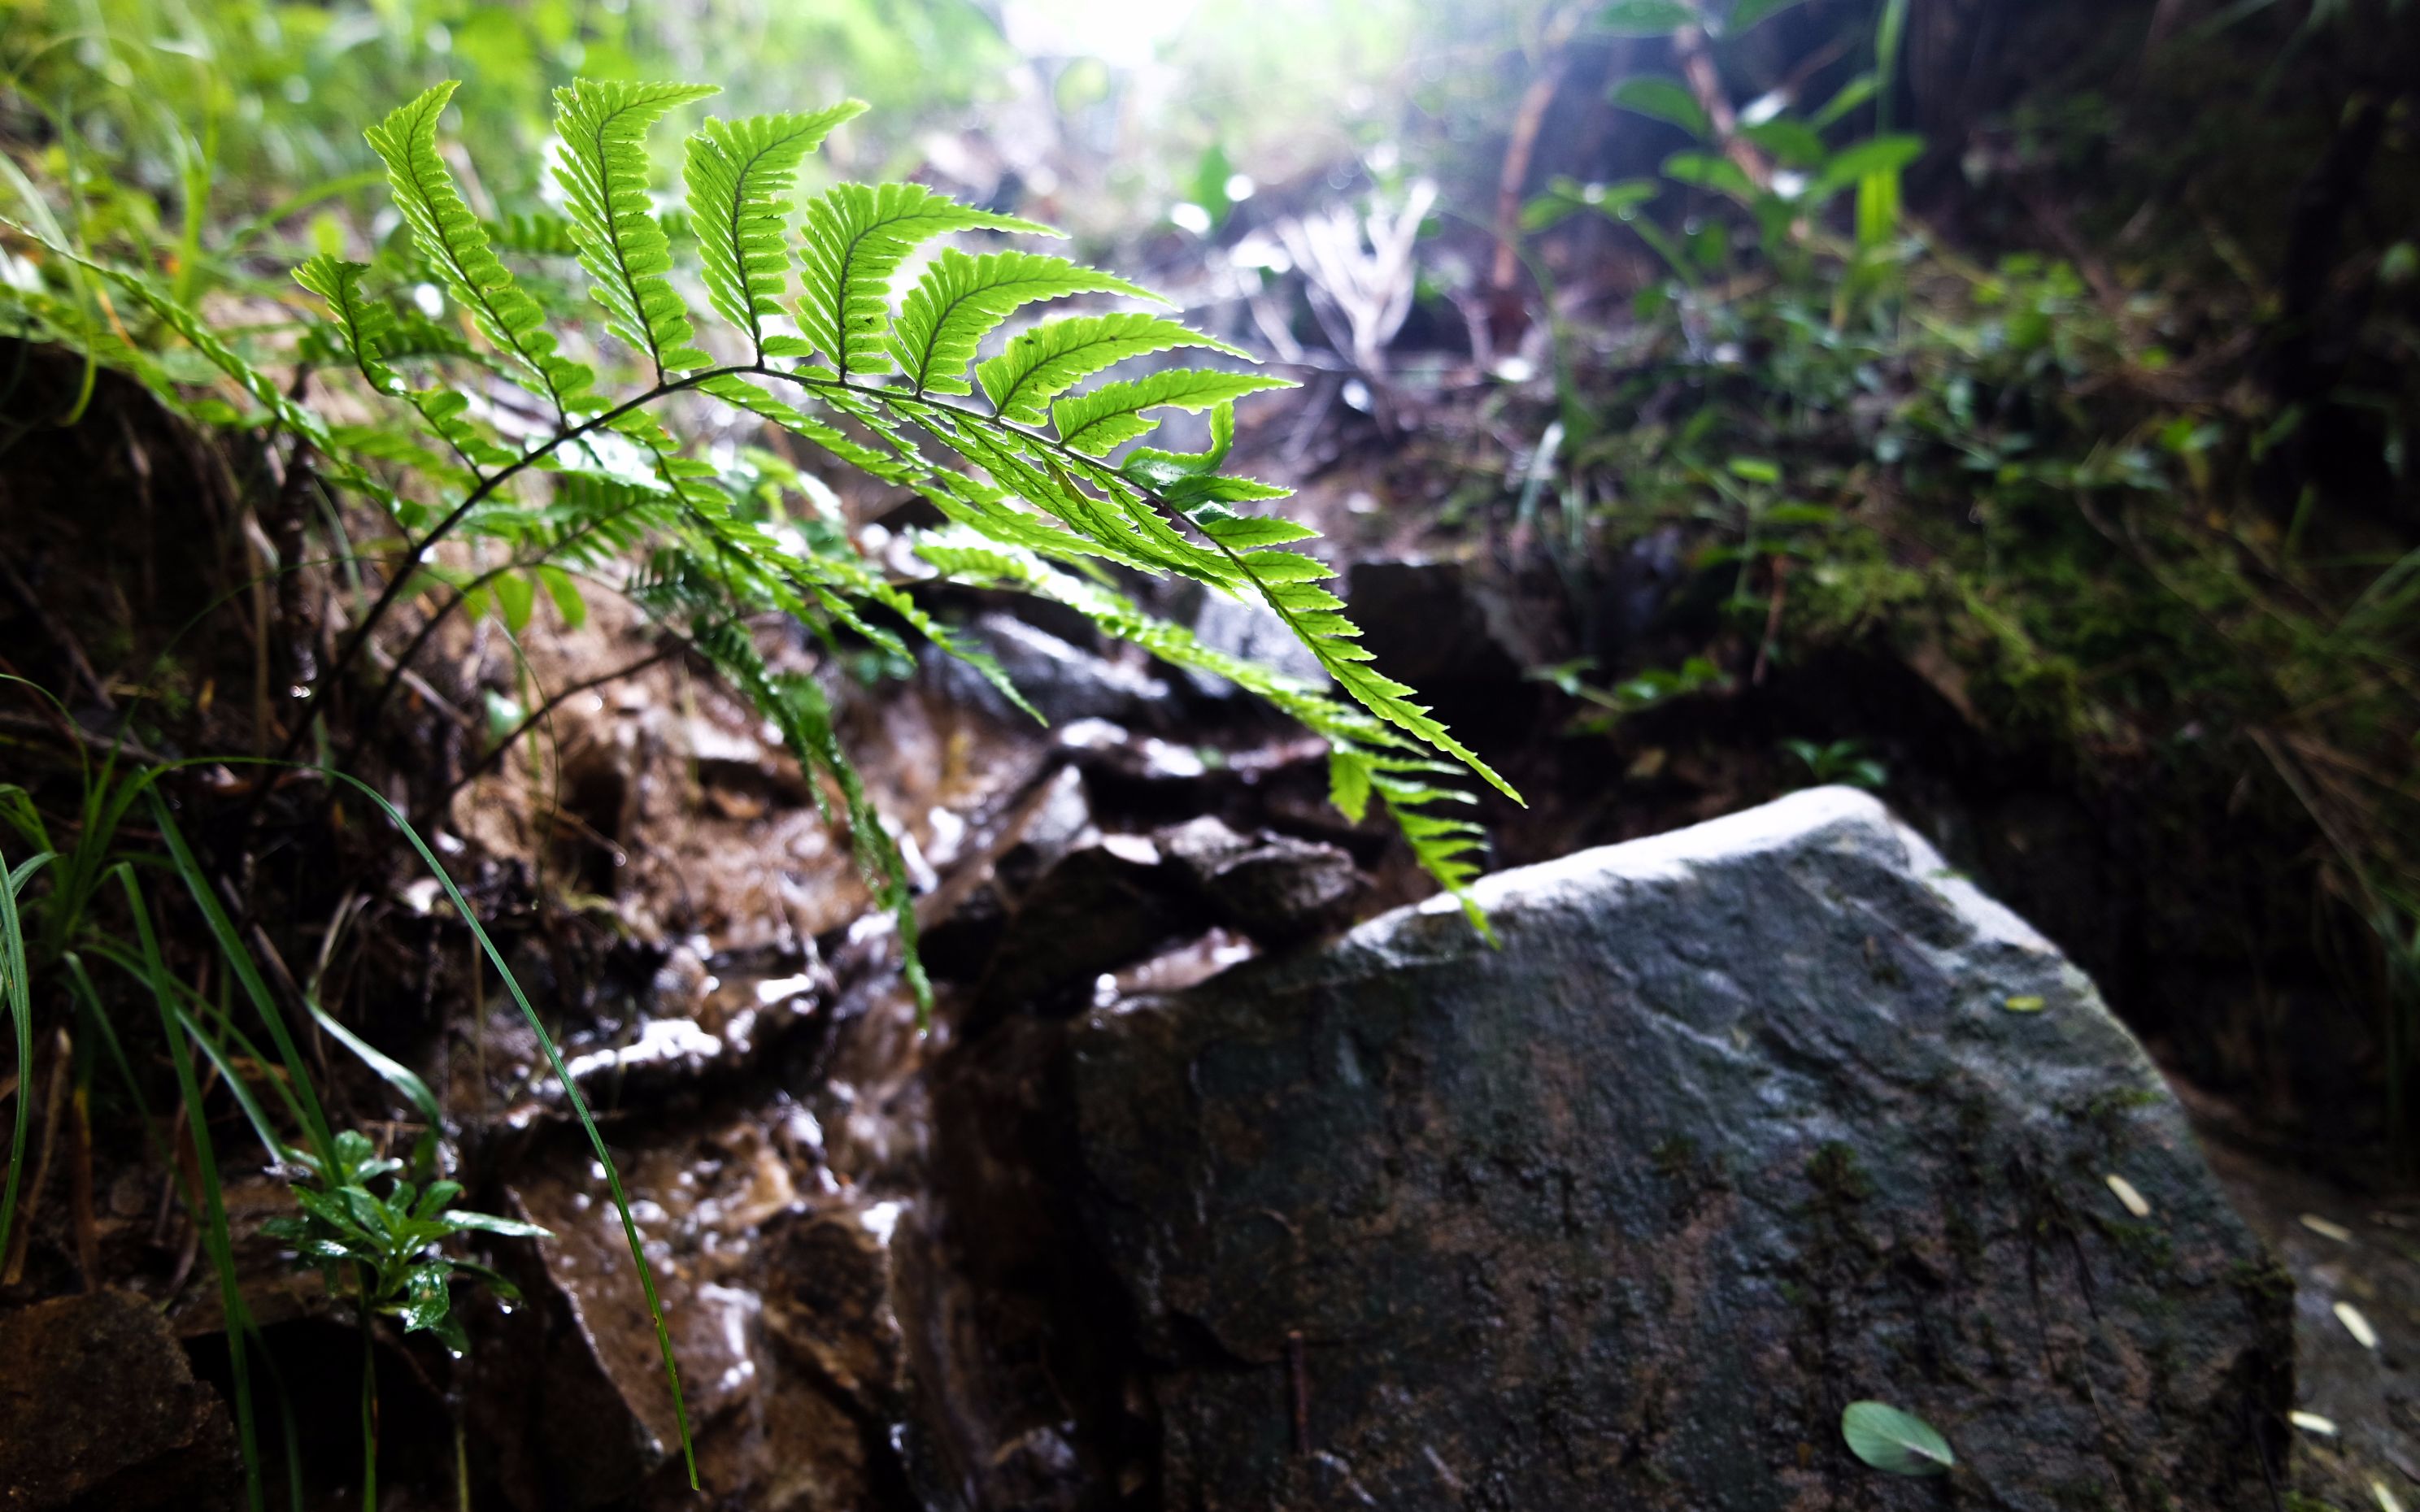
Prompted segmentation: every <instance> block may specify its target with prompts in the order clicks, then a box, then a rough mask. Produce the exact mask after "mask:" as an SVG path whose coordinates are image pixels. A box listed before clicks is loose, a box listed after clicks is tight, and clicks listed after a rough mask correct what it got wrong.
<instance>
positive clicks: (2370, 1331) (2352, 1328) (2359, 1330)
mask: <svg viewBox="0 0 2420 1512" xmlns="http://www.w3.org/2000/svg"><path fill="white" fill-rule="evenodd" d="M2336 1321H2337V1322H2339V1323H2342V1324H2343V1325H2344V1326H2345V1332H2346V1333H2348V1334H2350V1335H2352V1337H2353V1342H2354V1343H2356V1344H2358V1345H2360V1346H2361V1347H2362V1348H2363V1349H2365V1350H2374V1349H2376V1348H2378V1330H2376V1329H2374V1328H2372V1327H2370V1326H2369V1319H2366V1318H2364V1317H2363V1316H2362V1315H2361V1309H2360V1308H2358V1307H2356V1306H2354V1305H2353V1304H2351V1303H2349V1302H2340V1303H2337V1304H2336Z"/></svg>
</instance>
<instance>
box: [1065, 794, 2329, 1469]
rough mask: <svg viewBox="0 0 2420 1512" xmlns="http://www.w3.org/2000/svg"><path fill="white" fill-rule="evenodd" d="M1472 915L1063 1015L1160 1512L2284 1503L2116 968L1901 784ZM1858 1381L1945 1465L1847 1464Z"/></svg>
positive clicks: (1583, 860)
mask: <svg viewBox="0 0 2420 1512" xmlns="http://www.w3.org/2000/svg"><path fill="white" fill-rule="evenodd" d="M1478 892H1479V896H1480V898H1481V902H1482V903H1485V905H1486V906H1487V908H1488V910H1489V912H1490V915H1491V917H1492V918H1493V919H1494V922H1495V927H1496V929H1497V931H1498V933H1500V934H1501V936H1502V940H1503V947H1502V949H1488V948H1487V947H1486V945H1484V944H1483V943H1482V942H1481V941H1480V940H1479V939H1478V938H1477V937H1476V936H1475V935H1474V934H1473V933H1471V931H1470V929H1469V926H1468V925H1467V924H1466V922H1465V921H1464V920H1463V919H1462V918H1460V916H1459V914H1458V913H1457V912H1456V911H1454V910H1453V909H1451V908H1450V906H1447V905H1442V904H1428V905H1422V906H1420V907H1417V908H1413V909H1406V910H1401V911H1398V912H1396V913H1393V914H1390V915H1388V916H1385V917H1384V918H1379V919H1377V920H1374V921H1373V922H1372V923H1370V924H1367V925H1365V926H1363V927H1362V928H1360V929H1358V930H1357V931H1355V932H1354V933H1351V934H1349V935H1347V936H1346V937H1345V938H1344V939H1343V940H1342V941H1340V942H1339V943H1337V944H1335V945H1333V946H1330V947H1327V948H1326V949H1318V950H1312V951H1305V952H1297V953H1295V954H1293V955H1290V956H1285V957H1279V958H1268V959H1264V960H1263V961H1261V962H1256V963H1253V964H1248V965H1245V966H1242V967H1239V968H1237V969H1234V970H1231V971H1229V972H1227V973H1225V974H1224V975H1222V976H1219V977H1218V978H1215V979H1213V980H1210V981H1208V982H1206V983H1203V984H1202V985H1201V986H1199V987H1196V988H1193V989H1191V990H1189V991H1187V992H1185V993H1182V994H1178V995H1171V996H1167V997H1162V998H1157V999H1138V1000H1134V1001H1130V1002H1127V1003H1125V1004H1122V1005H1119V1006H1117V1007H1114V1008H1109V1009H1103V1010H1098V1011H1094V1012H1093V1013H1092V1014H1090V1015H1089V1016H1088V1017H1087V1018H1085V1019H1084V1020H1082V1021H1081V1022H1080V1023H1078V1025H1075V1026H1071V1030H1070V1033H1069V1037H1068V1040H1067V1045H1068V1062H1067V1065H1068V1072H1067V1074H1068V1078H1069V1088H1070V1091H1069V1094H1068V1095H1069V1097H1070V1098H1071V1100H1072V1103H1073V1138H1074V1139H1075V1141H1076V1144H1077V1146H1078V1149H1077V1153H1076V1157H1075V1158H1076V1159H1077V1161H1078V1163H1079V1165H1080V1167H1081V1169H1082V1171H1083V1172H1084V1177H1085V1181H1086V1184H1087V1187H1088V1190H1089V1191H1090V1193H1091V1194H1092V1195H1091V1196H1090V1197H1089V1198H1088V1199H1087V1207H1088V1212H1089V1222H1090V1224H1091V1227H1093V1229H1094V1232H1095V1234H1096V1235H1097V1237H1098V1239H1099V1241H1100V1242H1101V1243H1102V1245H1103V1246H1104V1248H1105V1250H1106V1253H1107V1256H1108V1258H1109V1263H1110V1265H1111V1266H1112V1267H1113V1268H1114V1269H1115V1271H1116V1272H1117V1273H1118V1274H1119V1276H1120V1277H1121V1279H1122V1282H1123V1285H1124V1287H1125V1290H1126V1291H1127V1293H1128V1296H1129V1298H1130V1300H1131V1303H1132V1304H1133V1306H1134V1309H1135V1312H1136V1314H1137V1316H1138V1317H1139V1319H1140V1327H1141V1330H1142V1341H1143V1348H1144V1349H1145V1350H1147V1351H1149V1353H1150V1354H1151V1356H1152V1357H1153V1365H1152V1366H1151V1369H1150V1388H1151V1391H1152V1393H1153V1395H1154V1396H1156V1402H1157V1406H1158V1412H1159V1416H1160V1430H1161V1434H1162V1438H1161V1441H1160V1442H1161V1444H1162V1448H1161V1451H1160V1466H1159V1469H1160V1476H1161V1481H1162V1490H1163V1497H1164V1504H1166V1505H1170V1506H1185V1507H1191V1508H1198V1509H1218V1508H1242V1507H1248V1506H1249V1507H1254V1508H1259V1507H1266V1506H1273V1505H1285V1506H1297V1507H1300V1506H1346V1505H1372V1504H1374V1505H1383V1506H1403V1507H1415V1506H1439V1505H1446V1504H1456V1505H1460V1504H1485V1505H1496V1506H1508V1507H1583V1506H1622V1507H1638V1508H1675V1509H1678V1508H1691V1509H1697V1508H1709V1507H1720V1508H1723V1509H1724V1512H1765V1509H1773V1512H1779V1509H1782V1508H1791V1509H1793V1512H1812V1509H1828V1508H1847V1507H1859V1508H1872V1507H1906V1508H1916V1507H1927V1506H1941V1505H1991V1506H1994V1507H1999V1508H2008V1509H2013V1512H2054V1509H2059V1508H2067V1507H2074V1506H2102V1505H2106V1506H2128V1507H2143V1508H2149V1507H2171V1506H2176V1507H2181V1506H2191V1507H2195V1508H2211V1509H2230V1508H2242V1509H2245V1512H2250V1509H2253V1508H2256V1507H2257V1508H2267V1507H2269V1506H2270V1505H2271V1502H2270V1493H2269V1491H2268V1489H2266V1482H2265V1479H2264V1475H2263V1468H2262V1460H2261V1456H2262V1454H2263V1453H2264V1447H2263V1444H2262V1443H2261V1441H2262V1439H2263V1437H2264V1436H2266V1435H2269V1434H2272V1433H2273V1432H2275V1431H2276V1428H2275V1425H2277V1424H2278V1422H2279V1420H2280V1418H2281V1416H2282V1414H2283V1412H2285V1410H2286V1409H2287V1407H2288V1405H2289V1396H2290V1390H2291V1372H2292V1340H2291V1336H2290V1332H2289V1318H2288V1307H2289V1302H2288V1295H2285V1294H2281V1293H2280V1292H2279V1291H2278V1290H2277V1288H2274V1287H2273V1286H2271V1285H2266V1284H2264V1282H2265V1280H2266V1278H2268V1277H2270V1276H2272V1275H2273V1274H2274V1272H2273V1268H2272V1267H2271V1266H2270V1264H2269V1262H2268V1259H2267V1257H2266V1255H2265V1253H2264V1251H2263V1250H2262V1248H2261V1247H2260V1245H2259V1244H2258V1243H2257V1241H2255V1240H2254V1239H2253V1237H2252V1236H2251V1234H2250V1233H2249V1232H2248V1231H2247V1230H2246V1229H2245V1228H2244V1227H2243V1225H2242V1222H2241V1221H2240V1220H2239V1219H2238V1218H2237V1217H2236V1215H2235V1214H2234V1212H2233V1211H2231V1210H2230V1209H2229V1208H2228V1207H2227V1205H2226V1200H2225V1198H2224V1197H2223V1196H2221V1194H2220V1192H2219V1190H2218V1188H2217V1186H2216V1185H2215V1183H2214V1182H2213V1181H2212V1180H2211V1176H2210V1173H2209V1171H2208V1168H2207V1167H2206V1166H2205V1165H2203V1163H2202V1159H2201V1156H2200V1154H2199V1152H2198V1150H2197V1149H2195V1145H2194V1143H2193V1139H2192V1136H2191V1134H2189V1132H2188V1131H2187V1129H2186V1127H2185V1124H2184V1121H2183V1119H2182V1118H2181V1117H2180V1113H2179V1110H2178V1108H2177V1105H2176V1103H2175V1101H2174V1099H2173V1098H2172V1097H2171V1095H2170V1094H2169V1093H2168V1091H2167V1089H2166V1088H2165V1087H2164V1085H2163V1084H2162V1083H2161V1081H2160V1079H2159V1077H2158V1075H2157V1073H2156V1072H2154V1071H2153V1069H2152V1068H2151V1066H2150V1064H2149V1061H2148V1060H2147V1059H2146V1058H2145V1057H2144V1056H2143V1055H2142V1053H2141V1051H2140V1049H2139V1048H2138V1047H2137V1046H2136V1045H2135V1044H2134V1042H2133V1040H2132V1039H2131V1038H2130V1037H2129V1036H2128V1035H2127V1034H2126V1032H2125V1031H2124V1029H2123V1028H2121V1027H2120V1026H2118V1023H2117V1022H2116V1021H2115V1020H2114V1019H2113V1018H2111V1017H2110V1015H2109V1013H2108V1012H2107V1011H2106V1010H2105V1009H2104V1008H2103V1007H2102V1003H2101V1000H2100V998H2099V996H2098V995H2097V994H2096V993H2095V992H2094V990H2093V987H2092V984H2091V983H2090V981H2089V980H2087V979H2086V977H2085V976H2084V975H2083V974H2082V973H2081V972H2079V971H2078V970H2076V969H2075V968H2074V967H2073V966H2072V965H2071V964H2069V963H2068V962H2067V961H2066V960H2065V959H2064V958H2062V957H2061V956H2060V955H2059V953H2058V952H2057V951H2056V949H2054V948H2053V947H2052V946H2050V945H2049V944H2048V943H2047V942H2046V941H2045V940H2043V939H2042V938H2041V937H2040V935H2038V934H2037V933H2034V932H2033V931H2032V930H2031V929H2030V928H2028V927H2027V926H2026V925H2024V923H2023V922H2021V921H2020V920H2019V919H2017V918H2015V916H2013V915H2011V914H2009V912H2008V911H2007V910H2005V909H2003V908H2001V907H2000V906H1998V905H1997V904H1995V903H1992V902H1991V901H1990V900H1988V899H1986V898H1984V897H1983V896H1982V895H1981V894H1979V893H1978V892H1977V891H1976V890H1975V889H1973V888H1972V887H1970V886H1968V885H1966V884H1965V883H1963V882H1962V881H1960V880H1958V879H1956V878H1954V877H1952V876H1950V875H1949V874H1948V873H1947V872H1946V871H1945V870H1944V869H1943V868H1942V867H1941V865H1940V863H1939V860H1938V858H1937V857H1936V856H1933V855H1932V854H1931V851H1930V849H1929V847H1927V846H1925V845H1924V843H1923V842H1922V841H1919V840H1916V838H1915V837H1914V836H1913V835H1912V833H1910V832H1908V831H1906V830H1904V829H1902V828H1900V827H1899V826H1898V825H1896V824H1895V823H1894V821H1893V820H1892V819H1891V817H1890V816H1889V814H1888V813H1887V812H1886V811H1885V810H1884V809H1883V808H1882V807H1881V806H1880V805H1879V804H1878V803H1876V802H1875V801H1874V800H1873V799H1872V798H1870V797H1868V796H1866V795H1861V794H1856V793H1853V792H1848V791H1845V790H1839V789H1823V790H1817V791H1814V792H1809V793H1803V794H1799V795H1793V796H1792V797H1790V798H1786V799H1784V800H1782V801H1780V802H1778V803H1776V804H1772V805H1769V806H1767V807H1765V808H1762V809H1759V810H1752V811H1750V812H1746V813H1742V814H1737V815H1733V816H1731V817H1730V818H1728V819H1723V820H1718V821H1715V822H1714V823H1712V824H1708V825H1699V826H1698V827H1696V828H1692V829H1687V830H1683V831H1680V832H1678V833H1675V834H1670V835H1666V836H1662V837H1659V838H1656V839H1652V840H1648V841H1638V842H1635V843H1633V844H1629V845H1623V846H1618V847H1614V848H1611V849H1607V850H1602V851H1594V852H1588V853H1583V854H1581V855H1578V856H1571V857H1569V858H1566V859H1564V860H1562V861H1559V862H1554V863H1551V864H1548V865H1544V866H1540V867H1534V868H1530V869H1527V870H1525V871H1519V872H1507V873H1503V874H1500V875H1497V876H1495V877H1491V878H1488V879H1486V880H1485V881H1483V882H1482V883H1481V884H1480V886H1479V888H1478ZM2037 999H2038V1000H2039V1002H2038V1003H2037V1002H2036V1001H2035V1000H2037ZM2012 1001H2013V1003H2014V1004H2015V1007H2014V1008H2012V1007H2011V1006H2010V1005H2011V1003H2012ZM2113 1176H2115V1177H2118V1178H2121V1179H2122V1180H2125V1181H2126V1182H2130V1183H2131V1184H2132V1186H2131V1189H2132V1190H2133V1192H2136V1193H2138V1194H2139V1195H2140V1197H2141V1198H2142V1199H2145V1200H2147V1201H2148V1204H2149V1212H2148V1214H2147V1215H2137V1214H2136V1213H2134V1212H2133V1211H2130V1207H2129V1205H2128V1204H2127V1203H2126V1202H2125V1201H2124V1200H2123V1199H2122V1198H2121V1197H2120V1196H2118V1195H2117V1194H2116V1193H2115V1191H2114V1189H2113V1188H2112V1186H2111V1185H2110V1184H2109V1181H2108V1179H2109V1178H2110V1177H2113ZM1861 1398H1878V1399H1881V1400H1884V1401H1887V1402H1890V1403H1892V1404H1894V1405H1897V1406H1899V1407H1901V1408H1903V1409H1906V1410H1908V1411H1911V1412H1916V1413H1918V1414H1920V1415H1921V1416H1923V1417H1924V1418H1926V1419H1927V1420H1929V1421H1930V1422H1931V1423H1932V1424H1933V1425H1934V1426H1935V1427H1937V1428H1939V1429H1940V1431H1941V1432H1942V1433H1943V1434H1944V1435H1946V1436H1947V1439H1948V1441H1949V1443H1951V1445H1952V1446H1953V1448H1954V1449H1955V1451H1956V1453H1957V1455H1958V1457H1959V1459H1960V1462H1961V1464H1962V1467H1963V1468H1962V1470H1961V1471H1960V1473H1959V1474H1958V1475H1957V1476H1956V1477H1955V1478H1953V1479H1951V1480H1949V1481H1947V1482H1923V1481H1907V1480H1897V1479H1893V1478H1891V1477H1888V1476H1885V1475H1882V1474H1880V1473H1875V1472H1873V1471H1870V1470H1868V1469H1866V1468H1865V1467H1863V1466H1862V1465H1860V1464H1859V1463H1858V1462H1857V1461H1856V1460H1854V1458H1852V1457H1851V1456H1850V1455H1849V1454H1848V1452H1847V1450H1846V1449H1845V1447H1844V1446H1843V1444H1842V1442H1841V1438H1840V1432H1839V1421H1840V1413H1841V1411H1842V1409H1843V1408H1844V1407H1845V1406H1846V1405H1847V1404H1848V1403H1849V1402H1851V1401H1854V1400H1857V1399H1861Z"/></svg>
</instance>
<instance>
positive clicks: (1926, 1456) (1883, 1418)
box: [1840, 1402, 1958, 1475]
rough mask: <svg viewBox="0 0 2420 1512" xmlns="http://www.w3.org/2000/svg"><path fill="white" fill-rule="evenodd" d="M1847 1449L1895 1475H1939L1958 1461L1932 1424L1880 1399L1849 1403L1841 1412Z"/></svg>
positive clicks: (1841, 1422) (1946, 1471)
mask: <svg viewBox="0 0 2420 1512" xmlns="http://www.w3.org/2000/svg"><path fill="white" fill-rule="evenodd" d="M1840 1437H1841V1438H1843V1439H1845V1440H1847V1441H1848V1444H1849V1452H1850V1453H1851V1454H1853V1455H1855V1456H1856V1457H1857V1458H1859V1459H1862V1460H1864V1461H1865V1462H1866V1463H1867V1464H1869V1465H1871V1466H1873V1467H1874V1468H1875V1469H1876V1470H1883V1471H1888V1472H1889V1473H1892V1474H1894V1475H1940V1474H1946V1473H1948V1471H1949V1469H1950V1467H1951V1466H1953V1465H1955V1464H1956V1463H1957V1462H1958V1461H1957V1458H1956V1457H1955V1456H1953V1455H1951V1454H1950V1452H1949V1444H1948V1443H1947V1441H1946V1440H1944V1439H1943V1438H1942V1437H1941V1435H1940V1434H1938V1433H1936V1432H1934V1431H1933V1428H1932V1425H1931V1424H1930V1423H1927V1422H1926V1421H1924V1419H1922V1418H1920V1417H1916V1416H1913V1415H1912V1414H1910V1413H1907V1412H1900V1410H1899V1409H1898V1408H1896V1407H1891V1406H1887V1405H1885V1404H1884V1403H1882V1402H1851V1403H1850V1404H1849V1407H1848V1410H1847V1411H1846V1412H1842V1413H1841V1414H1840Z"/></svg>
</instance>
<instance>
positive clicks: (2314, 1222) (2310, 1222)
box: [2303, 1212, 2352, 1244]
mask: <svg viewBox="0 0 2420 1512" xmlns="http://www.w3.org/2000/svg"><path fill="white" fill-rule="evenodd" d="M2303 1227H2305V1228H2307V1229H2309V1230H2310V1231H2311V1232H2312V1233H2315V1234H2317V1235H2319V1237H2320V1238H2321V1239H2333V1240H2335V1242H2337V1243H2339V1244H2350V1243H2351V1242H2352V1230H2351V1229H2350V1228H2347V1227H2345V1226H2344V1225H2342V1224H2332V1223H2330V1222H2328V1221H2327V1220H2326V1219H2325V1218H2322V1217H2320V1216H2319V1214H2317V1213H2313V1212H2306V1213H2304V1214H2303Z"/></svg>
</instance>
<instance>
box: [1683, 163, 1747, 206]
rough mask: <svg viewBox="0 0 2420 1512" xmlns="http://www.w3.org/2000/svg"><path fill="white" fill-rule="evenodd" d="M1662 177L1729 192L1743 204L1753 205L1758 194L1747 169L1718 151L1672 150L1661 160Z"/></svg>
mask: <svg viewBox="0 0 2420 1512" xmlns="http://www.w3.org/2000/svg"><path fill="white" fill-rule="evenodd" d="M1664 177H1667V178H1669V179H1672V180H1674V181H1675V182H1678V183H1683V184H1695V185H1696V186H1698V187H1699V188H1700V189H1711V190H1714V191H1715V192H1716V193H1723V194H1728V195H1730V197H1731V198H1733V199H1735V200H1738V201H1739V202H1740V203H1741V204H1743V205H1752V204H1754V203H1755V202H1756V199H1757V197H1758V194H1757V187H1756V182H1755V180H1753V179H1751V178H1750V177H1748V176H1747V170H1746V169H1745V168H1742V167H1741V166H1740V165H1739V164H1738V163H1736V162H1732V161H1731V160H1730V159H1729V158H1727V157H1725V156H1723V155H1722V154H1721V153H1719V152H1675V153H1673V154H1672V155H1671V156H1670V157H1668V158H1666V159H1665V160H1664Z"/></svg>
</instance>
